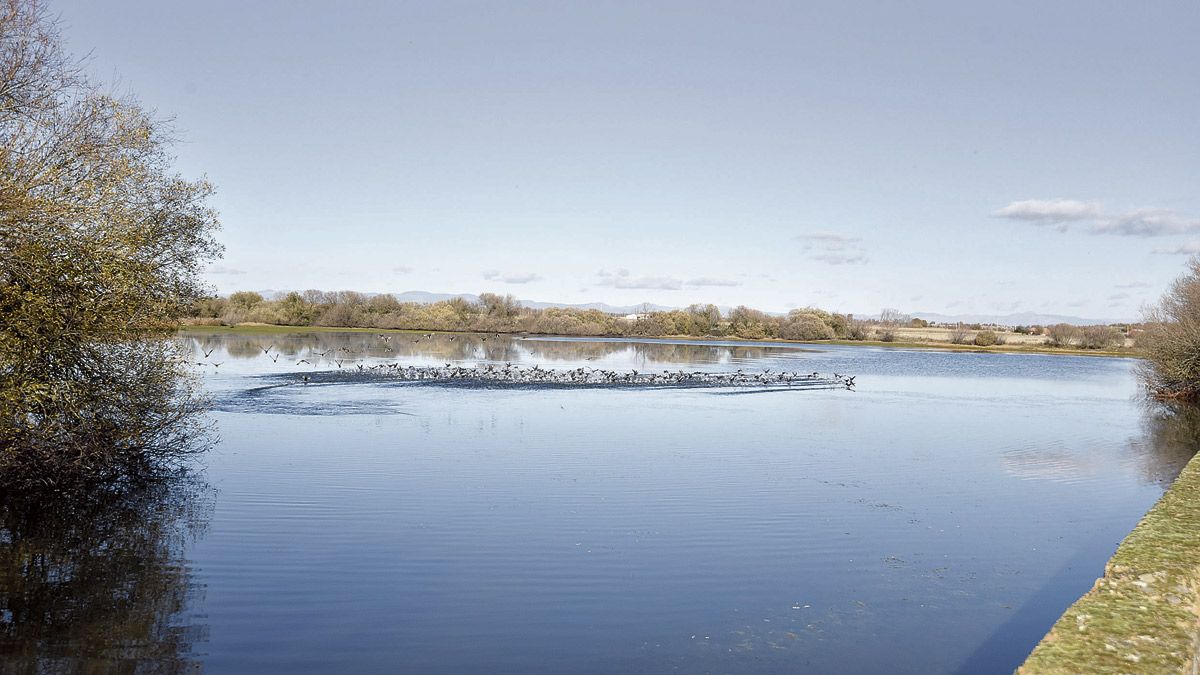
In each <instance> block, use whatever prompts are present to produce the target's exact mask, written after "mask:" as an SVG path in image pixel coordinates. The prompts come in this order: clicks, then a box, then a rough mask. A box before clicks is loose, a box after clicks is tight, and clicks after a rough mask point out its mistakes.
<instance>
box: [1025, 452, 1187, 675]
mask: <svg viewBox="0 0 1200 675" xmlns="http://www.w3.org/2000/svg"><path fill="white" fill-rule="evenodd" d="M1198 647H1200V455H1197V456H1196V457H1194V458H1192V460H1191V461H1190V462H1189V463H1188V464H1187V466H1186V467H1184V469H1183V471H1182V472H1181V473H1180V474H1179V478H1178V479H1176V481H1175V483H1174V485H1172V486H1171V488H1170V489H1169V490H1167V492H1166V493H1165V494H1164V495H1163V496H1162V499H1160V500H1159V501H1158V503H1157V504H1155V505H1154V507H1153V508H1152V509H1150V511H1149V513H1147V514H1146V516H1145V517H1144V518H1143V519H1142V521H1141V522H1140V523H1138V526H1137V527H1136V528H1134V530H1133V532H1131V533H1130V534H1129V536H1128V537H1126V538H1125V541H1123V542H1121V545H1120V546H1119V547H1118V548H1117V552H1116V553H1115V554H1114V555H1113V557H1112V560H1110V561H1109V562H1108V565H1107V566H1106V568H1105V572H1104V576H1103V577H1102V578H1101V579H1099V580H1097V581H1096V584H1095V586H1093V587H1092V590H1091V591H1088V593H1087V594H1086V595H1084V596H1083V597H1082V598H1080V599H1079V600H1078V601H1077V602H1076V603H1075V604H1074V605H1072V606H1071V607H1070V609H1068V610H1067V612H1066V613H1065V614H1063V615H1062V617H1061V618H1060V619H1059V620H1058V622H1057V623H1055V624H1054V627H1053V628H1052V629H1051V630H1050V632H1049V633H1047V634H1046V637H1044V638H1043V639H1042V641H1041V642H1040V643H1039V644H1038V645H1037V647H1036V648H1035V649H1034V650H1033V653H1032V654H1030V656H1029V658H1028V660H1026V661H1025V664H1024V665H1022V666H1021V667H1020V668H1019V669H1018V670H1017V672H1018V673H1022V674H1033V673H1197V672H1200V659H1198V655H1197V648H1198Z"/></svg>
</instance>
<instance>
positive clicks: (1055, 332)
mask: <svg viewBox="0 0 1200 675" xmlns="http://www.w3.org/2000/svg"><path fill="white" fill-rule="evenodd" d="M1078 337H1079V327H1078V326H1072V325H1071V324H1069V323H1056V324H1054V325H1053V326H1046V344H1048V345H1050V346H1051V347H1069V346H1071V344H1072V343H1073V342H1075V340H1076V339H1077V338H1078Z"/></svg>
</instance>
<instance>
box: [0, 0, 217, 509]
mask: <svg viewBox="0 0 1200 675" xmlns="http://www.w3.org/2000/svg"><path fill="white" fill-rule="evenodd" d="M0 64H3V65H2V67H0V479H2V480H3V482H4V484H5V487H9V488H11V487H14V486H26V487H28V486H31V485H34V484H40V485H47V484H49V485H55V486H62V485H65V484H68V483H76V482H79V481H91V480H100V481H107V482H112V481H116V480H119V479H120V478H122V477H128V476H129V475H131V474H132V473H135V472H136V473H141V472H144V471H145V470H147V469H150V468H154V467H158V468H162V467H164V466H165V465H169V464H171V463H172V462H171V460H172V458H177V457H178V455H179V453H180V452H183V451H185V450H187V449H190V448H189V445H188V443H186V442H185V441H186V439H185V437H184V436H182V435H180V434H181V433H182V432H181V429H182V426H181V425H183V424H184V422H186V421H187V420H194V419H195V417H194V413H195V412H196V411H198V410H199V405H198V402H197V400H196V399H195V398H194V397H193V396H191V395H190V394H189V392H188V390H187V388H186V379H185V378H184V377H183V376H184V373H185V371H184V368H183V366H182V365H181V362H180V360H179V358H178V355H177V354H176V353H175V352H174V350H173V347H172V343H171V342H169V341H167V340H164V339H162V338H165V337H166V336H167V335H169V334H170V333H171V332H172V331H173V330H174V329H175V327H176V325H177V320H178V319H179V318H180V316H181V315H182V314H183V312H184V310H185V308H187V307H188V306H190V305H192V304H193V303H194V301H195V300H197V299H198V298H200V297H203V296H204V295H205V289H204V288H203V285H202V283H201V282H200V277H199V271H200V269H201V267H202V266H203V265H205V264H206V263H207V262H209V261H210V260H212V259H214V258H216V257H218V256H219V255H220V247H219V245H218V244H217V243H216V241H215V240H214V238H213V233H214V231H215V230H216V228H217V219H216V215H215V213H214V212H213V211H212V210H211V209H210V208H209V207H208V205H207V200H208V197H209V195H210V194H211V193H212V188H211V186H210V185H209V184H208V183H207V182H205V181H188V180H185V179H183V178H181V177H180V176H178V175H176V174H175V173H174V172H173V171H172V169H171V160H172V157H171V156H170V155H169V154H168V144H169V141H170V137H169V135H168V130H167V129H166V128H165V127H164V125H163V123H162V122H160V121H157V120H155V119H153V118H152V117H151V116H150V115H149V114H148V113H147V112H146V111H145V110H143V109H142V108H141V107H139V106H138V104H137V103H136V102H134V101H132V100H129V99H126V98H116V97H114V96H111V95H109V94H106V93H104V92H102V91H101V90H100V89H99V88H98V87H96V86H95V85H93V84H92V83H90V82H88V81H87V79H86V78H85V77H84V76H83V75H82V74H81V73H80V70H79V67H78V65H77V64H76V63H74V62H72V61H71V60H70V59H69V57H68V56H67V55H66V54H65V53H64V51H63V49H62V46H61V40H60V38H59V35H58V33H57V29H56V26H55V24H54V22H53V21H51V20H49V19H48V18H47V16H46V14H45V12H44V10H43V9H42V8H41V7H40V5H39V4H38V3H37V2H35V1H33V0H5V1H4V2H3V4H0Z"/></svg>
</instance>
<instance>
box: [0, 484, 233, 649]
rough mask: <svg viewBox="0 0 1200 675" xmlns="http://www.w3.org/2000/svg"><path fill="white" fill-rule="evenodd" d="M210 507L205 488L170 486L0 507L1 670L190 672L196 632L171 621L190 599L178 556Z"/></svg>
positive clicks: (200, 634)
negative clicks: (3, 664)
mask: <svg viewBox="0 0 1200 675" xmlns="http://www.w3.org/2000/svg"><path fill="white" fill-rule="evenodd" d="M211 502H212V491H211V488H209V487H208V486H207V485H204V484H202V483H199V482H197V481H193V480H189V479H179V480H177V481H175V482H170V483H158V484H155V485H151V486H144V487H141V488H138V489H136V490H133V491H129V492H126V493H125V494H122V495H117V496H113V495H107V496H103V497H99V498H95V499H91V500H90V501H89V502H87V503H80V502H71V501H64V500H61V499H59V500H41V499H39V500H33V499H27V500H24V501H20V500H13V499H10V500H9V501H8V502H7V503H4V504H0V655H2V658H3V659H4V662H5V666H6V668H5V670H4V672H29V673H67V672H71V673H75V672H129V673H133V672H137V673H182V672H195V669H196V668H197V667H198V664H197V663H194V662H193V660H192V658H191V654H192V645H193V644H194V643H195V642H197V641H202V640H204V639H205V637H206V636H205V630H206V629H205V627H203V626H198V625H187V624H184V623H181V622H182V621H183V618H184V616H185V614H184V612H185V611H186V610H187V609H188V603H189V602H190V601H191V600H192V599H193V597H194V596H195V595H196V593H197V588H196V585H195V583H194V582H193V580H192V577H191V573H190V572H189V571H188V568H187V560H186V558H185V557H184V553H185V548H186V546H187V544H188V543H189V542H190V541H191V540H193V539H194V538H195V537H197V536H200V535H201V534H203V532H204V530H205V528H206V526H207V521H208V517H209V512H210V510H211Z"/></svg>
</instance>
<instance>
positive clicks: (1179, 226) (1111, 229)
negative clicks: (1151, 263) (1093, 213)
mask: <svg viewBox="0 0 1200 675" xmlns="http://www.w3.org/2000/svg"><path fill="white" fill-rule="evenodd" d="M1196 231H1200V218H1187V217H1185V216H1182V215H1180V214H1178V213H1175V212H1174V211H1172V210H1170V209H1158V208H1145V209H1134V210H1132V211H1128V212H1126V213H1122V214H1120V215H1117V216H1115V217H1113V218H1111V219H1108V220H1107V221H1105V222H1102V223H1097V224H1096V225H1095V226H1093V227H1092V232H1093V233H1094V234H1122V235H1126V236H1134V237H1160V236H1163V235H1169V234H1184V233H1187V232H1196Z"/></svg>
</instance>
